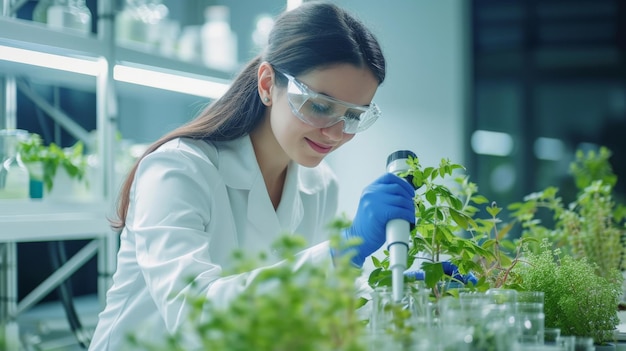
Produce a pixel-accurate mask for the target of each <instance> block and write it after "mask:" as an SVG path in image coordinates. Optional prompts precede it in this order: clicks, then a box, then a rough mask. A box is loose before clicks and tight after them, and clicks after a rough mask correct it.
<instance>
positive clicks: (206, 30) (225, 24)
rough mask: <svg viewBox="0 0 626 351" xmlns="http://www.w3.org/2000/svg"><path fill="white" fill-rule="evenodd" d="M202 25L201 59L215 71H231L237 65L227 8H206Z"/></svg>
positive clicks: (234, 35)
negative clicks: (215, 69)
mask: <svg viewBox="0 0 626 351" xmlns="http://www.w3.org/2000/svg"><path fill="white" fill-rule="evenodd" d="M204 18H205V23H204V25H202V59H203V61H204V64H205V65H207V66H209V67H212V68H217V69H222V70H231V69H233V68H235V66H236V64H237V35H236V34H235V33H234V32H233V31H232V30H231V29H230V10H229V8H228V7H227V6H208V7H207V8H206V9H205V11H204Z"/></svg>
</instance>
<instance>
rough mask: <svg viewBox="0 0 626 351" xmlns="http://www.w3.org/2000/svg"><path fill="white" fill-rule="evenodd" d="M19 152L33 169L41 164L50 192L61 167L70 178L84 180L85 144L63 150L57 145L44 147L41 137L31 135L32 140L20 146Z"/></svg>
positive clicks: (22, 142) (45, 183)
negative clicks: (37, 164) (34, 165)
mask: <svg viewBox="0 0 626 351" xmlns="http://www.w3.org/2000/svg"><path fill="white" fill-rule="evenodd" d="M18 152H19V153H20V156H21V158H22V161H23V162H24V163H25V164H26V165H27V166H28V165H30V166H31V167H29V168H32V166H33V164H36V163H40V164H41V167H42V173H43V179H42V180H43V183H44V185H45V188H46V190H47V191H48V192H49V191H51V190H52V188H53V185H54V184H53V182H54V177H55V175H56V173H57V170H58V168H59V167H63V169H65V171H66V172H67V174H68V175H69V176H70V178H74V179H77V180H79V181H82V180H84V177H85V173H86V170H87V159H86V158H85V155H84V145H83V142H81V141H78V142H76V143H75V144H74V145H73V146H71V147H68V148H61V147H60V146H58V145H56V144H55V143H50V145H48V146H45V145H43V141H42V139H41V136H39V135H38V134H34V133H33V134H31V135H30V138H28V139H27V140H24V141H21V142H20V143H19V144H18Z"/></svg>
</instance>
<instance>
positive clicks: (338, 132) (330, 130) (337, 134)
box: [322, 121, 345, 141]
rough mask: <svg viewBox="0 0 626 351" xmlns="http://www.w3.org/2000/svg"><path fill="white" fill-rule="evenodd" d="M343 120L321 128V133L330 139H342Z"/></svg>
mask: <svg viewBox="0 0 626 351" xmlns="http://www.w3.org/2000/svg"><path fill="white" fill-rule="evenodd" d="M344 123H345V122H344V121H339V122H338V123H335V124H333V125H332V126H330V127H326V128H322V134H324V135H325V136H326V137H327V138H328V139H331V140H332V141H340V140H341V139H343V126H344Z"/></svg>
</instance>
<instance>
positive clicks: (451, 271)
mask: <svg viewBox="0 0 626 351" xmlns="http://www.w3.org/2000/svg"><path fill="white" fill-rule="evenodd" d="M441 266H442V268H443V273H444V274H445V275H447V276H450V277H452V279H454V280H456V281H460V282H462V283H463V284H468V283H472V284H473V285H476V283H478V279H476V277H475V276H474V274H472V273H471V272H470V273H468V274H465V275H462V274H461V273H459V268H458V267H457V266H456V265H454V264H452V263H451V262H448V261H443V262H441ZM404 276H405V277H408V278H412V279H415V280H425V279H426V274H425V272H424V271H406V272H404Z"/></svg>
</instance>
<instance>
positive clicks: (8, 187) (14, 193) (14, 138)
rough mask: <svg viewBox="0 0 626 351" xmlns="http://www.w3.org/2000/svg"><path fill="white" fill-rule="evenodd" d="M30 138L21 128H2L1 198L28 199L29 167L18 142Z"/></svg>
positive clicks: (0, 142)
mask: <svg viewBox="0 0 626 351" xmlns="http://www.w3.org/2000/svg"><path fill="white" fill-rule="evenodd" d="M26 138H28V132H27V131H25V130H21V129H3V130H0V161H1V163H0V199H28V198H29V188H30V179H29V174H28V169H27V168H26V166H25V165H24V163H23V162H22V159H21V157H20V154H19V152H18V143H19V142H20V141H21V140H26Z"/></svg>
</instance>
